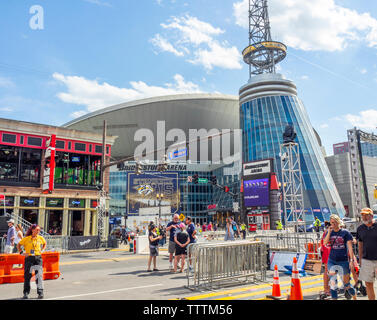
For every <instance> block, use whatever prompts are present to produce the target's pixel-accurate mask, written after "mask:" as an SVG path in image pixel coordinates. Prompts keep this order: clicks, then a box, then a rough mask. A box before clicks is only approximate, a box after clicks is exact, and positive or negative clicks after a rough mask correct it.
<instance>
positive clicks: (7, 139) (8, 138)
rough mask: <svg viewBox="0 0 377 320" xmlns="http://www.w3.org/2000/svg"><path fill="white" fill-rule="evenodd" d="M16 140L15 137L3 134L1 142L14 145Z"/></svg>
mask: <svg viewBox="0 0 377 320" xmlns="http://www.w3.org/2000/svg"><path fill="white" fill-rule="evenodd" d="M16 140H17V135H15V134H9V133H3V142H6V143H16Z"/></svg>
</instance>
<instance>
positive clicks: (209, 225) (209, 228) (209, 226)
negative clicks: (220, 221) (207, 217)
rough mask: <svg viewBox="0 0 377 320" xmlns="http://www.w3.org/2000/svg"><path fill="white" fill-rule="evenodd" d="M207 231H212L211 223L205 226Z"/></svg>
mask: <svg viewBox="0 0 377 320" xmlns="http://www.w3.org/2000/svg"><path fill="white" fill-rule="evenodd" d="M207 231H212V222H210V223H209V224H208V226H207Z"/></svg>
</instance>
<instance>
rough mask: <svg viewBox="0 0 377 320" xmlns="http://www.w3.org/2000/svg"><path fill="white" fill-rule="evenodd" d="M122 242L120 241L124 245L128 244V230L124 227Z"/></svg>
mask: <svg viewBox="0 0 377 320" xmlns="http://www.w3.org/2000/svg"><path fill="white" fill-rule="evenodd" d="M121 236H122V238H121V241H120V244H122V243H124V244H127V230H126V226H122V230H121Z"/></svg>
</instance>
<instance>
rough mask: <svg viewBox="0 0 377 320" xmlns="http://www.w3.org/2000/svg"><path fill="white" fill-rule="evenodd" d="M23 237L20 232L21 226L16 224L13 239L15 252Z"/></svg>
mask: <svg viewBox="0 0 377 320" xmlns="http://www.w3.org/2000/svg"><path fill="white" fill-rule="evenodd" d="M23 237H24V233H23V232H22V226H21V224H18V225H16V237H15V238H14V244H15V248H14V249H15V250H17V245H18V243H19V242H20V241H21V240H22V238H23ZM16 252H17V251H16Z"/></svg>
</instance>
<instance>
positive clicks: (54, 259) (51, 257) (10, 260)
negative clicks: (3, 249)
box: [0, 252, 60, 284]
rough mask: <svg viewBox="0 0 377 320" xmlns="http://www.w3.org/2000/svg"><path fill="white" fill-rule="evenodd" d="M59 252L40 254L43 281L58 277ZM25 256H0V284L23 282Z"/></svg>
mask: <svg viewBox="0 0 377 320" xmlns="http://www.w3.org/2000/svg"><path fill="white" fill-rule="evenodd" d="M59 256H60V254H59V252H44V253H42V261H43V280H55V279H58V278H59V277H60V271H59ZM24 264H25V256H23V255H20V254H0V284H3V283H20V282H24Z"/></svg>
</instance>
